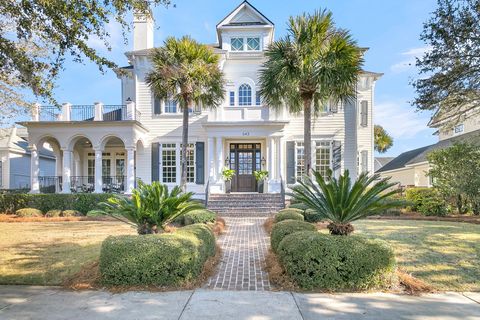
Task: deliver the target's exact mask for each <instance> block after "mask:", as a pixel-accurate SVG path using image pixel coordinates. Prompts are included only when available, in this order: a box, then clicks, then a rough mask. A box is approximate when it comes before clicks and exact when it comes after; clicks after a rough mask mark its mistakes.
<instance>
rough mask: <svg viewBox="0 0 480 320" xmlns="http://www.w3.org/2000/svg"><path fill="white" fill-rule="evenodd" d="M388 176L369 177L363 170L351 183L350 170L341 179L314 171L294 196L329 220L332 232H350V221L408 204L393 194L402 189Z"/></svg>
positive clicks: (340, 233)
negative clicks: (395, 197)
mask: <svg viewBox="0 0 480 320" xmlns="http://www.w3.org/2000/svg"><path fill="white" fill-rule="evenodd" d="M389 180H390V178H383V179H380V175H378V174H375V175H373V176H370V177H369V176H368V173H366V172H364V173H361V174H360V175H359V176H358V178H357V180H356V181H354V182H353V184H352V181H351V178H350V174H349V172H348V170H345V172H344V174H343V175H340V177H339V178H338V179H336V178H335V177H333V176H332V175H331V173H330V174H328V175H327V176H325V177H324V176H322V175H321V174H320V173H319V172H317V171H313V179H311V178H310V177H308V176H306V177H305V179H304V181H300V182H299V183H300V185H298V186H294V187H293V199H294V200H295V201H297V202H300V203H302V204H303V205H305V206H306V207H307V208H308V209H307V210H312V211H313V212H314V213H316V214H318V215H319V216H320V217H321V218H323V219H327V220H329V221H330V224H329V225H328V226H327V227H328V229H329V230H330V233H331V234H334V235H348V234H350V233H352V232H353V226H352V224H351V222H353V221H355V220H359V219H362V218H365V217H367V216H370V215H373V214H376V213H379V212H381V211H384V210H386V209H390V208H395V207H399V206H402V205H405V203H404V202H403V201H401V200H394V199H392V198H391V197H392V196H393V195H395V194H397V193H399V192H400V190H399V189H398V188H394V186H396V183H392V182H390V181H389Z"/></svg>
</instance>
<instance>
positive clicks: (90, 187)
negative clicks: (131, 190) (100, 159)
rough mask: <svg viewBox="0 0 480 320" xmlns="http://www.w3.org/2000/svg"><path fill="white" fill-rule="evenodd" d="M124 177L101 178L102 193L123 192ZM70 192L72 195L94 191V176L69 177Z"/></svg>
mask: <svg viewBox="0 0 480 320" xmlns="http://www.w3.org/2000/svg"><path fill="white" fill-rule="evenodd" d="M126 180H127V179H126V177H125V176H102V191H103V192H106V193H123V192H125V181H126ZM70 189H71V190H70V191H71V192H73V193H78V192H85V193H91V192H94V191H95V177H94V176H72V177H70Z"/></svg>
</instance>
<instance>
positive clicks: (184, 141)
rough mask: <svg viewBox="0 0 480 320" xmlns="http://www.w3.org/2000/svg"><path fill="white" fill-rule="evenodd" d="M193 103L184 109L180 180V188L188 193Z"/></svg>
mask: <svg viewBox="0 0 480 320" xmlns="http://www.w3.org/2000/svg"><path fill="white" fill-rule="evenodd" d="M190 105H191V103H190V102H189V103H188V104H187V105H186V106H184V107H183V128H182V150H181V151H180V152H181V159H182V161H181V164H180V166H181V167H180V170H181V178H180V188H182V190H183V191H184V192H186V191H187V147H188V109H189V107H190Z"/></svg>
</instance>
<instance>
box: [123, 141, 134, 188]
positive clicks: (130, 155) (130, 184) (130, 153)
mask: <svg viewBox="0 0 480 320" xmlns="http://www.w3.org/2000/svg"><path fill="white" fill-rule="evenodd" d="M134 188H135V149H134V148H127V184H126V189H125V193H127V194H131V193H132V190H133V189H134Z"/></svg>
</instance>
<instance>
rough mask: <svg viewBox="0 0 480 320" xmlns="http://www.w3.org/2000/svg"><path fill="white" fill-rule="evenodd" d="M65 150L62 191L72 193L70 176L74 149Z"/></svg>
mask: <svg viewBox="0 0 480 320" xmlns="http://www.w3.org/2000/svg"><path fill="white" fill-rule="evenodd" d="M62 150H63V175H62V193H70V192H71V191H70V178H71V176H72V153H73V152H72V150H69V149H67V148H64V149H62Z"/></svg>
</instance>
